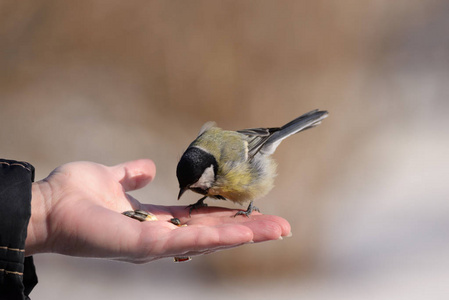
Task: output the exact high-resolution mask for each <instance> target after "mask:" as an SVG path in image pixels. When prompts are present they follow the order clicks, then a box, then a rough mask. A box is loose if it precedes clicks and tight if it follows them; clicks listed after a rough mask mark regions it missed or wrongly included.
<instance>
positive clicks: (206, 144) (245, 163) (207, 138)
mask: <svg viewBox="0 0 449 300" xmlns="http://www.w3.org/2000/svg"><path fill="white" fill-rule="evenodd" d="M327 116H328V112H327V111H323V110H318V109H315V110H312V111H310V112H308V113H305V114H303V115H301V116H300V117H297V118H296V119H294V120H292V121H291V122H289V123H287V124H285V125H284V126H282V127H271V128H250V129H243V130H237V131H231V130H223V129H221V128H219V127H217V126H216V124H215V122H207V123H206V124H204V125H203V127H202V128H201V130H200V132H199V134H198V136H197V138H196V139H195V140H194V141H193V142H192V143H191V144H190V145H189V146H188V147H187V149H186V150H185V152H184V153H183V155H182V156H181V158H180V160H179V162H178V165H177V168H176V176H177V179H178V183H179V189H180V190H179V194H178V200H179V199H180V198H181V196H182V195H183V194H184V192H186V191H187V190H191V191H193V192H196V193H198V194H201V195H203V197H202V198H201V199H199V200H198V201H197V202H196V203H194V204H191V205H189V206H188V208H189V215H190V214H191V212H192V211H193V210H194V209H195V210H197V209H199V208H201V207H204V206H207V204H206V203H204V200H205V199H206V198H208V197H209V198H212V199H220V200H230V201H232V202H234V203H238V204H241V205H245V204H246V203H248V202H249V205H248V207H247V209H246V210H245V211H243V210H240V211H238V212H237V213H236V214H235V217H236V216H238V215H244V216H247V217H249V216H250V215H251V213H252V212H253V211H260V210H259V209H258V208H257V207H256V206H254V204H253V202H254V200H255V199H258V198H261V197H263V196H265V195H266V194H267V193H268V192H269V191H270V190H271V189H272V188H273V186H274V177H275V176H276V168H277V164H276V162H275V161H274V159H273V158H272V154H273V153H274V152H275V150H276V148H277V147H278V146H279V144H280V143H281V142H282V141H283V140H284V139H286V138H287V137H289V136H291V135H293V134H296V133H298V132H301V131H304V130H306V129H310V128H313V127H315V126H317V125H319V124H321V121H322V120H323V119H324V118H326V117H327Z"/></svg>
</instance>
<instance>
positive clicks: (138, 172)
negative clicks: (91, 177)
mask: <svg viewBox="0 0 449 300" xmlns="http://www.w3.org/2000/svg"><path fill="white" fill-rule="evenodd" d="M111 168H112V169H113V172H114V175H115V177H116V179H117V180H118V181H119V182H120V183H121V185H122V186H123V189H124V190H125V191H133V190H137V189H140V188H142V187H144V186H145V185H147V184H148V183H150V182H151V181H152V180H153V179H154V177H155V176H156V166H155V164H154V162H153V161H152V160H150V159H139V160H133V161H129V162H125V163H122V164H119V165H116V166H113V167H111Z"/></svg>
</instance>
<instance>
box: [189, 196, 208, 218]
mask: <svg viewBox="0 0 449 300" xmlns="http://www.w3.org/2000/svg"><path fill="white" fill-rule="evenodd" d="M206 198H207V196H205V197H203V198H201V199H200V200H198V201H197V202H196V203H194V204H190V205H188V206H187V207H186V208H188V209H189V217H190V215H191V214H192V211H193V210H198V208H201V207H206V206H207V204H206V203H204V199H206Z"/></svg>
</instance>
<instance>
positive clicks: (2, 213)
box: [0, 159, 37, 300]
mask: <svg viewBox="0 0 449 300" xmlns="http://www.w3.org/2000/svg"><path fill="white" fill-rule="evenodd" d="M33 180H34V167H33V166H32V165H30V164H28V163H26V162H18V161H12V160H4V159H0V299H11V300H15V299H21V300H22V299H29V298H28V294H29V293H30V292H31V290H32V289H33V287H34V286H35V285H36V284H37V277H36V272H35V269H34V264H33V257H31V256H29V257H26V258H25V239H26V236H27V228H28V222H29V220H30V216H31V183H32V182H33Z"/></svg>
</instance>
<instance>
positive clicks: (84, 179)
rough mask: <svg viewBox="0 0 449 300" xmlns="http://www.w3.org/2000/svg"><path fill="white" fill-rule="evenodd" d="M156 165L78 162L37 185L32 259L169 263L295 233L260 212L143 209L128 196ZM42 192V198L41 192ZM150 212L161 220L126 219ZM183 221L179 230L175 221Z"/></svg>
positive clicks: (31, 227) (30, 236) (145, 181)
mask: <svg viewBox="0 0 449 300" xmlns="http://www.w3.org/2000/svg"><path fill="white" fill-rule="evenodd" d="M155 173H156V168H155V166H154V164H153V162H152V161H151V160H136V161H131V162H127V163H123V164H120V165H117V166H113V167H107V166H104V165H100V164H96V163H91V162H74V163H69V164H65V165H62V166H60V167H58V168H57V169H55V170H54V171H53V172H52V173H51V174H50V175H49V176H48V177H47V178H45V179H44V180H42V181H39V182H36V183H34V186H33V200H32V217H31V220H30V225H29V230H28V237H27V241H26V253H27V255H31V254H34V253H39V252H56V253H61V254H67V255H73V256H85V257H101V258H109V259H116V260H122V261H128V262H134V263H144V262H148V261H152V260H155V259H159V258H163V257H173V256H194V255H200V254H205V253H211V252H214V251H217V250H222V249H226V248H232V247H236V246H239V245H243V244H246V243H251V242H262V241H267V240H275V239H279V238H280V237H281V236H287V235H289V234H290V225H289V224H288V222H287V221H286V220H284V219H282V218H280V217H277V216H269V215H262V214H259V213H253V214H252V215H251V216H250V218H247V217H244V216H237V217H235V218H234V217H233V216H234V214H235V213H236V211H235V210H231V209H225V208H218V207H206V208H201V209H200V210H199V211H197V212H193V213H192V216H191V217H190V216H189V211H188V210H187V209H185V207H184V206H158V205H150V204H142V203H140V202H139V201H137V200H136V199H134V198H133V197H131V196H130V195H128V194H127V192H128V191H132V190H135V189H139V188H141V187H143V186H145V185H146V184H148V183H149V182H150V181H151V180H152V179H153V178H154V176H155ZM35 191H36V192H35ZM137 209H141V210H145V211H149V212H151V213H153V214H154V215H156V216H157V218H158V220H157V221H151V222H138V221H136V220H133V219H131V218H128V217H126V216H124V215H122V214H121V213H122V212H124V211H129V210H137ZM174 217H175V218H179V219H180V220H181V223H182V224H185V225H187V226H182V227H178V226H176V225H173V224H172V223H170V222H168V220H170V219H171V218H174Z"/></svg>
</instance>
